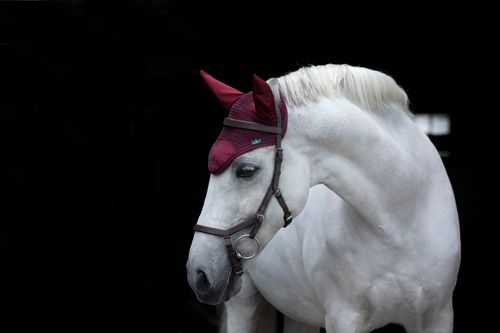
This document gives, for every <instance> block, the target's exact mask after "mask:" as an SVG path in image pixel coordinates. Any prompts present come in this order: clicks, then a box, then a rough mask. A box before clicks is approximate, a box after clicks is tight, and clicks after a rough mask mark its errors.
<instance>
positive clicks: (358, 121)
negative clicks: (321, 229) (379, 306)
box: [289, 99, 444, 229]
mask: <svg viewBox="0 0 500 333" xmlns="http://www.w3.org/2000/svg"><path fill="white" fill-rule="evenodd" d="M289 124H290V129H294V132H295V133H296V134H298V135H295V136H294V137H293V138H291V139H290V140H291V144H293V145H294V147H301V149H303V151H302V153H304V154H305V155H306V156H307V159H308V160H309V163H310V177H311V186H313V185H315V184H319V183H322V184H324V185H326V186H327V187H328V188H330V189H331V190H333V191H334V192H335V193H337V195H339V196H340V197H341V198H342V199H343V200H344V201H345V202H347V203H348V204H349V206H350V207H352V208H353V209H354V210H355V211H356V212H357V213H358V214H359V215H360V217H361V218H362V219H363V220H364V221H369V222H370V224H371V225H372V226H376V227H377V228H376V229H382V227H383V226H386V225H387V224H390V223H391V222H390V221H401V220H407V219H408V216H415V214H413V213H412V212H410V210H413V211H414V210H415V209H417V208H416V207H418V202H420V201H422V202H423V201H424V200H421V198H420V197H421V196H422V192H425V189H426V188H428V187H430V186H431V185H430V184H431V183H432V181H431V179H430V178H431V177H430V176H429V174H430V175H432V174H435V171H436V168H441V169H442V164H441V162H440V160H439V156H438V155H437V152H436V151H435V149H434V148H433V146H432V145H431V144H430V141H429V140H428V139H427V137H426V136H425V135H424V134H423V133H421V132H420V131H418V129H417V128H416V127H415V126H414V124H413V122H412V121H411V119H410V118H409V117H408V116H407V115H406V114H405V113H404V112H403V111H402V110H382V112H377V113H376V112H367V111H365V110H362V109H361V108H359V107H357V106H356V105H353V104H352V103H350V102H349V101H346V100H342V99H335V100H330V99H322V100H320V101H318V103H316V104H314V105H311V106H308V107H300V108H296V109H293V110H292V111H291V112H290V115H289ZM292 136H293V135H291V136H290V137H292ZM295 140H296V142H293V141H295ZM443 170H444V169H443ZM441 171H442V170H440V173H442V172H441Z"/></svg>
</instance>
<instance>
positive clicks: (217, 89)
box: [200, 71, 288, 174]
mask: <svg viewBox="0 0 500 333" xmlns="http://www.w3.org/2000/svg"><path fill="white" fill-rule="evenodd" d="M200 73H201V76H202V77H203V79H204V80H205V82H206V83H207V85H208V87H209V89H210V90H212V91H213V92H214V93H215V95H216V96H217V98H218V99H219V101H220V103H221V104H222V105H223V106H224V107H225V108H226V109H227V110H228V111H229V115H228V118H230V119H235V120H243V121H248V122H253V123H259V124H262V125H267V126H276V111H275V102H274V96H273V92H272V90H271V87H270V86H269V85H268V84H267V82H266V81H264V80H263V79H261V78H260V77H258V76H257V75H254V77H253V89H252V90H253V91H252V92H248V93H242V92H240V91H238V90H236V89H234V88H232V87H230V86H228V85H226V84H224V83H222V82H220V81H218V80H216V79H214V78H213V77H212V76H210V75H208V74H207V73H205V72H203V71H200ZM279 105H280V112H281V124H282V125H281V126H282V137H284V136H285V133H286V128H287V122H288V121H287V120H288V114H287V108H286V105H285V101H284V99H283V98H282V97H281V98H280V103H279ZM274 145H276V135H275V134H273V133H264V132H259V131H255V130H249V129H242V128H236V127H229V126H223V127H222V131H221V133H220V134H219V137H218V138H217V140H216V141H215V143H214V144H213V146H212V149H211V150H210V155H209V157H208V169H209V170H210V172H211V173H213V174H219V173H221V172H223V171H224V170H225V169H226V168H227V167H228V166H229V165H230V164H231V162H233V160H234V159H235V158H236V157H238V156H240V155H242V154H244V153H247V152H249V151H251V150H254V149H256V148H260V147H266V146H274Z"/></svg>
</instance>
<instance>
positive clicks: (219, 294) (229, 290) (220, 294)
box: [196, 276, 242, 305]
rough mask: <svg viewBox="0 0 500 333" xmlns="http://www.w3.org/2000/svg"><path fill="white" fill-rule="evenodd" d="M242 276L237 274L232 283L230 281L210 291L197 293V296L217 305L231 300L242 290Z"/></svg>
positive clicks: (200, 299)
mask: <svg viewBox="0 0 500 333" xmlns="http://www.w3.org/2000/svg"><path fill="white" fill-rule="evenodd" d="M241 284H242V283H241V277H240V276H235V277H234V279H233V281H232V283H229V281H227V282H226V284H223V285H221V286H220V287H219V288H216V289H215V290H213V289H212V291H211V292H209V293H196V297H197V298H198V300H199V301H200V302H202V303H205V304H208V305H217V304H221V303H223V302H227V301H229V300H230V299H231V298H233V297H234V296H235V295H236V294H238V293H239V292H240V290H241Z"/></svg>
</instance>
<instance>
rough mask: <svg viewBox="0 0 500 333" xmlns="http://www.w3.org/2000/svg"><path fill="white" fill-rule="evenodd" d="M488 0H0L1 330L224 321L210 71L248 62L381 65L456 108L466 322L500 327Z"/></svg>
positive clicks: (146, 327) (241, 75) (461, 306)
mask: <svg viewBox="0 0 500 333" xmlns="http://www.w3.org/2000/svg"><path fill="white" fill-rule="evenodd" d="M478 7H479V5H478V6H477V7H476V8H471V7H470V6H469V5H467V6H465V5H464V6H463V7H461V6H458V5H455V6H454V7H446V8H437V7H435V6H428V7H425V6H423V5H421V6H420V7H415V6H414V7H412V6H405V7H404V8H399V7H398V8H397V11H396V12H394V11H393V10H394V9H395V7H389V8H387V9H385V8H381V7H376V8H372V7H366V6H365V5H361V4H356V3H353V4H352V5H351V6H346V5H345V4H341V3H329V4H328V5H327V4H326V3H321V2H320V3H316V4H313V3H312V2H306V3H303V4H300V5H299V4H293V3H290V2H287V3H284V4H282V5H275V6H273V7H271V6H270V5H269V3H265V2H264V3H259V2H249V1H244V2H240V3H236V2H234V1H218V2H217V4H214V3H212V1H207V2H205V3H204V4H198V3H195V2H192V1H180V0H179V1H173V0H172V1H161V0H156V1H153V0H149V1H147V0H142V1H140V0H136V1H112V2H102V1H101V2H99V1H71V2H43V3H42V2H30V3H13V2H10V3H9V2H2V3H1V4H0V116H1V118H0V126H1V131H0V133H1V138H2V139H1V147H2V148H1V152H0V154H1V155H0V156H1V167H2V174H1V184H0V195H1V197H0V199H1V201H0V202H1V206H2V208H1V209H0V216H1V218H0V260H1V261H0V275H1V277H2V280H3V281H4V282H2V283H1V284H0V290H1V294H0V305H1V307H2V308H1V309H0V310H1V314H0V316H1V318H0V331H2V332H18V331H19V332H21V331H23V332H26V331H30V332H41V331H64V332H97V331H106V332H122V331H139V332H214V331H215V328H216V324H215V323H216V321H215V317H216V312H217V311H216V309H215V308H213V307H209V306H204V305H201V304H200V303H198V302H197V301H196V299H195V297H194V295H193V294H192V292H191V291H190V289H189V287H188V285H187V281H186V270H185V262H186V259H187V254H188V251H189V246H190V242H191V238H192V231H191V228H192V225H193V224H194V223H195V222H196V219H197V216H198V214H199V212H200V210H201V207H202V204H203V198H204V194H205V191H206V186H207V181H208V177H209V173H208V170H207V166H206V163H207V155H208V151H209V149H210V145H211V143H212V142H213V141H214V139H215V138H216V136H217V134H218V131H219V130H220V126H221V121H222V119H223V117H224V112H223V111H222V108H221V107H220V106H219V105H218V104H217V102H216V100H215V98H214V97H213V96H212V95H211V93H210V92H209V91H208V90H207V89H206V88H205V86H204V84H203V83H202V81H201V79H200V78H199V75H198V69H199V68H203V69H204V70H206V71H208V72H209V73H212V74H213V75H214V76H216V77H217V78H219V79H221V80H223V81H224V82H226V83H228V84H230V85H233V86H234V87H236V88H238V89H240V90H242V91H248V90H249V89H250V83H251V75H252V74H253V73H257V74H259V75H260V76H261V77H264V78H269V77H273V76H281V75H283V74H285V73H287V72H289V71H293V70H295V69H298V68H300V67H301V66H304V65H310V64H324V63H348V64H351V65H361V66H365V67H369V68H373V69H376V70H381V71H383V72H385V73H387V74H389V75H391V76H392V77H394V78H395V79H396V81H397V82H398V83H399V84H400V85H401V86H402V87H403V88H404V89H405V90H406V91H407V93H408V94H409V97H410V100H411V101H412V109H413V111H414V112H416V113H421V112H422V113H424V112H430V113H436V112H441V113H443V112H444V113H449V114H450V115H451V120H452V134H451V136H450V137H449V138H447V139H443V138H433V140H434V142H435V143H436V145H437V146H438V148H440V149H442V150H448V151H450V153H451V156H450V157H447V158H445V160H444V161H445V164H446V167H447V170H448V173H449V176H450V179H451V181H452V184H453V187H454V189H455V193H456V199H457V205H458V209H459V214H460V219H461V220H460V222H461V231H462V242H463V243H462V250H463V257H462V266H461V271H460V275H459V281H458V286H457V288H456V291H455V298H454V300H455V332H470V331H477V332H487V331H492V326H493V323H494V322H495V321H496V320H495V317H494V315H496V309H497V308H498V306H497V305H496V304H495V300H497V298H496V295H494V293H495V292H496V290H497V289H498V282H499V281H498V272H497V269H496V266H495V265H496V263H497V262H498V258H497V253H498V243H496V241H495V238H497V237H498V233H497V230H498V228H497V227H496V225H495V223H496V222H498V218H497V217H496V215H495V214H494V211H495V210H496V209H497V206H498V204H497V202H498V196H499V195H498V193H499V191H498V183H499V182H498V173H497V171H498V166H497V162H496V161H493V155H494V153H496V152H497V151H498V148H497V146H496V144H495V140H496V138H495V134H496V133H495V128H496V124H495V120H494V117H495V113H498V110H496V109H495V107H492V106H489V105H488V103H487V102H482V101H485V100H494V97H495V94H491V93H490V92H489V91H488V87H489V84H488V83H487V81H486V79H485V78H486V77H488V76H490V75H493V74H492V73H490V71H491V70H492V68H494V64H495V63H494V62H493V61H492V59H493V57H490V55H491V54H490V51H489V50H488V47H487V45H492V42H493V40H492V39H489V32H490V31H491V27H490V25H491V22H492V21H491V20H490V18H489V17H488V15H486V13H487V12H488V9H487V8H478ZM483 40H486V41H487V42H486V43H483ZM493 44H494V43H493ZM496 108H497V107H496ZM490 301H493V302H492V303H491V302H490ZM488 302H490V303H488ZM392 330H394V329H385V330H384V332H389V331H392Z"/></svg>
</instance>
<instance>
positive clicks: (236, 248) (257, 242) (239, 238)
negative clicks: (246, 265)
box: [234, 234, 260, 260]
mask: <svg viewBox="0 0 500 333" xmlns="http://www.w3.org/2000/svg"><path fill="white" fill-rule="evenodd" d="M243 238H250V239H253V240H254V241H255V243H256V244H257V251H255V253H254V254H252V255H250V256H244V255H242V254H241V253H240V252H239V251H238V243H239V242H240V241H241V240H242V239H243ZM234 249H235V251H236V255H237V256H238V258H239V259H245V260H248V259H252V258H255V257H256V256H257V254H259V252H260V242H259V240H258V239H257V238H255V237H252V236H251V235H250V234H244V235H242V236H240V237H238V239H237V240H236V242H235V243H234Z"/></svg>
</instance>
